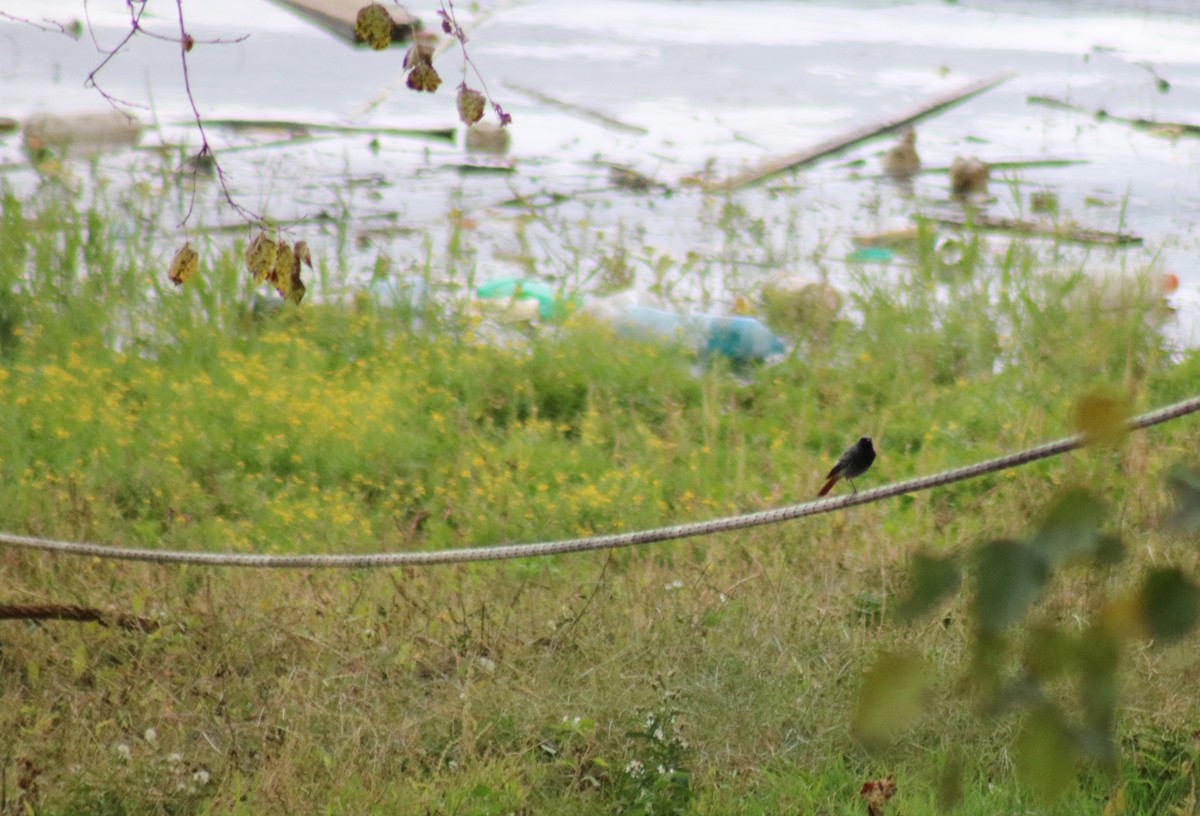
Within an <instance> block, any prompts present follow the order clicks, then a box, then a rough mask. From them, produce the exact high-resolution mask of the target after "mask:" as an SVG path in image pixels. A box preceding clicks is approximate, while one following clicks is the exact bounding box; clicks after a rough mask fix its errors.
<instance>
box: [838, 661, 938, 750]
mask: <svg viewBox="0 0 1200 816" xmlns="http://www.w3.org/2000/svg"><path fill="white" fill-rule="evenodd" d="M929 679H930V678H929V672H928V670H927V668H926V666H925V661H923V660H922V659H921V657H920V655H917V654H913V653H911V652H893V653H890V654H885V655H883V656H882V657H880V658H879V660H878V661H876V663H875V665H874V666H873V667H872V668H871V670H870V671H868V672H867V674H866V677H865V678H863V685H862V690H861V691H860V692H859V695H858V708H857V710H856V711H855V713H854V729H855V731H856V732H858V735H859V736H860V737H862V739H863V740H864V741H866V742H868V743H881V742H887V741H889V740H891V739H894V738H895V737H896V736H898V735H899V734H900V733H902V732H903V731H904V730H905V729H906V728H908V727H909V726H911V725H912V724H913V723H914V722H916V721H917V719H918V718H919V717H920V716H921V712H922V709H923V707H924V706H923V698H924V696H925V690H926V688H927V687H928V686H929Z"/></svg>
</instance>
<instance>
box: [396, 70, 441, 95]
mask: <svg viewBox="0 0 1200 816" xmlns="http://www.w3.org/2000/svg"><path fill="white" fill-rule="evenodd" d="M405 84H406V85H408V87H410V88H412V89H413V90H414V91H428V92H429V93H433V92H434V91H436V90H437V89H438V86H439V85H441V84H442V78H441V77H440V76H438V72H437V71H435V70H434V68H433V66H432V65H431V64H430V63H428V62H424V63H420V64H418V65H417V66H416V67H414V68H413V69H412V71H410V72H409V74H408V79H407V80H406V81H405Z"/></svg>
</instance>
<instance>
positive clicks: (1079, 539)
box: [1029, 488, 1104, 566]
mask: <svg viewBox="0 0 1200 816" xmlns="http://www.w3.org/2000/svg"><path fill="white" fill-rule="evenodd" d="M1103 517H1104V504H1103V503H1102V502H1101V501H1100V500H1099V499H1097V498H1096V497H1095V496H1093V495H1092V494H1091V493H1090V492H1088V491H1087V490H1084V489H1082V488H1073V489H1070V490H1064V491H1063V492H1062V493H1060V494H1059V495H1058V497H1057V498H1056V499H1055V500H1054V501H1053V502H1052V503H1051V504H1050V506H1049V507H1048V508H1046V511H1045V512H1044V513H1043V514H1042V518H1041V522H1040V523H1039V524H1038V529H1037V531H1036V532H1034V534H1033V538H1032V539H1031V540H1030V542H1029V545H1030V546H1031V547H1032V548H1033V549H1034V551H1035V552H1038V553H1041V555H1042V556H1043V557H1044V558H1045V559H1046V561H1047V562H1048V563H1049V564H1050V565H1051V566H1058V565H1059V564H1061V563H1063V562H1064V561H1066V560H1068V559H1070V558H1073V557H1075V556H1080V555H1093V554H1095V553H1096V552H1097V551H1099V549H1100V546H1101V544H1102V541H1101V537H1100V521H1101V519H1102V518H1103Z"/></svg>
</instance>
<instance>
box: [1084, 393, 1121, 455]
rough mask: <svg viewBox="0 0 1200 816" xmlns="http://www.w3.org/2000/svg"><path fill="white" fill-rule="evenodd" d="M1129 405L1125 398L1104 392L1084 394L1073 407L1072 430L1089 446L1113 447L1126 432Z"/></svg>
mask: <svg viewBox="0 0 1200 816" xmlns="http://www.w3.org/2000/svg"><path fill="white" fill-rule="evenodd" d="M1130 408H1131V406H1130V404H1129V400H1128V398H1126V397H1122V396H1117V395H1115V394H1107V393H1104V392H1092V393H1090V394H1084V395H1083V396H1082V397H1080V398H1079V400H1078V401H1077V402H1076V403H1075V410H1074V415H1073V416H1072V420H1073V423H1072V424H1074V426H1075V430H1076V431H1078V432H1079V433H1081V434H1083V438H1084V441H1085V442H1087V444H1089V445H1095V444H1099V445H1116V444H1117V443H1118V442H1120V441H1121V440H1122V439H1123V438H1124V437H1125V434H1127V433H1128V432H1129V426H1128V424H1127V423H1128V422H1129V415H1130Z"/></svg>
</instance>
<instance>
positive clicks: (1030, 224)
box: [918, 212, 1142, 246]
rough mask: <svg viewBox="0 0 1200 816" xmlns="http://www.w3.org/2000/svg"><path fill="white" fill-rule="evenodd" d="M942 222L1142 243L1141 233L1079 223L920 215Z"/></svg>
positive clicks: (1078, 240) (1082, 240)
mask: <svg viewBox="0 0 1200 816" xmlns="http://www.w3.org/2000/svg"><path fill="white" fill-rule="evenodd" d="M918 217H919V218H925V219H927V220H929V221H934V222H937V223H938V224H950V225H952V226H957V227H975V228H976V229H984V230H995V231H998V232H1016V233H1020V234H1022V235H1042V236H1046V237H1048V238H1056V239H1058V240H1060V241H1071V242H1073V243H1079V244H1101V245H1104V246H1134V245H1138V244H1141V243H1142V237H1141V236H1140V235H1134V234H1133V233H1129V232H1108V231H1106V230H1098V229H1091V228H1089V227H1081V226H1079V225H1078V224H1068V223H1059V224H1054V223H1051V222H1048V221H1028V220H1025V219H1021V218H1007V217H1004V216H996V215H984V214H983V213H974V214H971V215H966V214H963V213H950V212H940V213H923V214H921V215H919V216H918Z"/></svg>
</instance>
